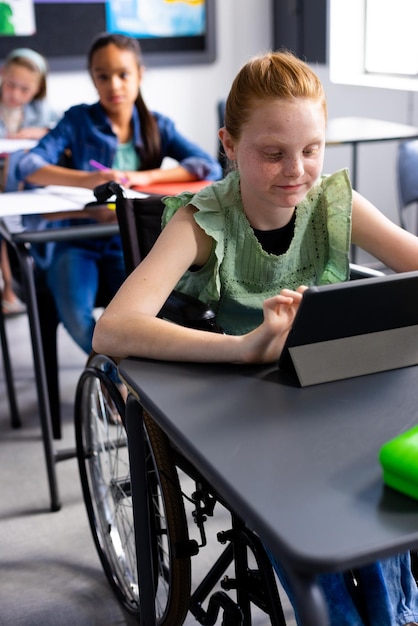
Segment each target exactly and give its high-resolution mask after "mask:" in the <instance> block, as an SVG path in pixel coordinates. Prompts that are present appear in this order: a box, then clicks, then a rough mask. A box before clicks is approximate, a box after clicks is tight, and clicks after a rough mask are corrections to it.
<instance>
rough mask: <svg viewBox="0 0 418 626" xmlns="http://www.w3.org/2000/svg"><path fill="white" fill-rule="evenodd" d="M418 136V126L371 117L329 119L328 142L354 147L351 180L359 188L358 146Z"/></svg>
mask: <svg viewBox="0 0 418 626" xmlns="http://www.w3.org/2000/svg"><path fill="white" fill-rule="evenodd" d="M415 137H417V138H418V128H417V127H416V126H410V125H409V124H398V123H397V122H387V121H385V120H376V119H373V118H369V117H336V118H334V119H332V118H331V119H329V120H328V126H327V135H326V144H327V146H339V145H342V144H349V145H350V146H351V149H352V161H351V182H352V185H353V188H354V189H356V190H357V178H358V170H357V167H358V146H359V144H361V143H372V142H378V141H402V140H405V139H413V138H415Z"/></svg>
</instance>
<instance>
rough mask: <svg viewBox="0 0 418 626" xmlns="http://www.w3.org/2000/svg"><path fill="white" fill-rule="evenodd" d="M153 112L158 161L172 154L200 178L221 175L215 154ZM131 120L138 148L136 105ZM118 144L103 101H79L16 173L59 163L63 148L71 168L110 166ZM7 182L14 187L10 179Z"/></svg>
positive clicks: (140, 143)
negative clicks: (157, 133)
mask: <svg viewBox="0 0 418 626" xmlns="http://www.w3.org/2000/svg"><path fill="white" fill-rule="evenodd" d="M153 115H154V117H155V119H156V121H157V124H158V128H159V131H160V134H161V162H162V160H163V159H164V157H171V158H173V159H175V160H176V161H177V162H178V163H179V164H180V165H181V166H182V167H184V168H185V169H187V170H188V171H189V172H191V173H193V174H195V175H196V176H197V177H198V178H199V179H204V180H217V179H219V178H221V177H222V171H221V167H220V165H219V163H218V161H217V160H216V159H215V158H214V157H211V156H210V155H209V154H207V153H206V152H205V151H204V150H202V149H201V148H199V147H198V146H197V145H196V144H194V143H192V142H191V141H188V140H187V139H185V138H184V137H183V136H182V135H181V134H180V133H179V132H178V131H177V130H176V127H175V125H174V123H173V122H172V120H170V119H169V118H168V117H165V116H164V115H161V114H159V113H153ZM132 124H133V140H134V144H135V147H136V148H137V150H139V149H140V148H141V147H142V146H143V141H142V137H141V124H140V120H139V115H138V111H137V109H136V107H134V108H133V111H132ZM117 146H118V139H117V137H116V135H115V133H114V132H113V130H112V128H111V125H110V121H109V119H108V117H107V115H106V113H105V111H104V109H103V107H102V105H101V104H100V103H99V102H96V103H95V104H91V105H89V104H79V105H77V106H73V107H71V108H70V109H68V111H66V113H65V114H64V116H63V118H62V119H61V120H60V121H59V122H58V124H57V125H56V127H55V128H54V129H52V130H51V131H50V132H49V133H48V134H47V135H45V137H43V138H42V139H41V140H40V141H39V143H38V144H37V146H35V147H34V148H32V150H30V151H29V152H27V153H26V154H25V155H23V156H22V157H21V159H20V161H19V164H18V167H17V168H16V170H15V174H16V176H17V180H18V181H23V180H25V178H27V177H28V176H30V175H31V174H32V173H33V172H35V171H36V170H38V169H39V168H41V167H44V166H45V165H51V164H54V165H55V164H57V163H59V161H60V158H61V157H62V155H63V153H64V151H65V150H66V149H69V150H71V165H72V167H73V168H74V169H78V170H84V171H91V170H92V169H93V168H92V166H91V165H90V164H89V161H90V159H94V160H96V161H99V162H100V163H103V165H105V166H106V167H109V168H111V167H112V164H113V161H114V158H115V156H116V151H117ZM160 164H161V163H160ZM8 182H9V184H10V186H11V187H13V184H12V181H8Z"/></svg>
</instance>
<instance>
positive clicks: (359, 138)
mask: <svg viewBox="0 0 418 626" xmlns="http://www.w3.org/2000/svg"><path fill="white" fill-rule="evenodd" d="M414 138H418V128H417V127H416V126H410V125H409V124H398V123H397V122H388V121H386V120H376V119H373V118H369V117H336V118H333V119H332V118H331V119H329V120H328V125H327V135H326V145H327V146H341V145H344V144H346V145H350V146H351V168H350V175H351V184H352V186H353V189H355V190H356V191H359V189H358V147H359V144H361V143H377V142H379V141H402V140H406V139H414ZM394 171H395V169H394ZM351 260H352V261H353V263H355V262H356V249H355V246H352V247H351Z"/></svg>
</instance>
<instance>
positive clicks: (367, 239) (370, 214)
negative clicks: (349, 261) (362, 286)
mask: <svg viewBox="0 0 418 626" xmlns="http://www.w3.org/2000/svg"><path fill="white" fill-rule="evenodd" d="M352 220H353V222H352V242H353V244H355V245H356V246H359V247H360V248H362V249H363V250H365V251H366V252H368V253H369V254H371V255H372V256H374V257H375V258H376V259H379V261H381V262H382V263H384V265H386V266H387V267H390V268H391V269H392V270H394V271H395V272H408V271H412V270H418V237H416V236H415V235H413V234H412V233H409V232H408V231H406V230H404V229H403V228H401V227H400V226H398V225H397V224H395V223H394V222H392V221H391V220H390V219H389V218H387V217H386V216H385V215H383V213H381V212H380V211H379V210H378V209H377V208H376V207H375V206H374V205H373V204H372V203H371V202H369V201H368V200H367V199H366V198H364V197H363V196H361V195H360V194H359V193H357V192H355V191H353V218H352Z"/></svg>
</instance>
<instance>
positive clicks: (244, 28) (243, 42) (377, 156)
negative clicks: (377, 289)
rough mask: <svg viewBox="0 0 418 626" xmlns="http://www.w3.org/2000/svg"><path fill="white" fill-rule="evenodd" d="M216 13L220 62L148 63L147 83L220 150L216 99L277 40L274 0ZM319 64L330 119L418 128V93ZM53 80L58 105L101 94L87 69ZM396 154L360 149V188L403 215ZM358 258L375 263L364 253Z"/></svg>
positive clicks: (151, 94)
mask: <svg viewBox="0 0 418 626" xmlns="http://www.w3.org/2000/svg"><path fill="white" fill-rule="evenodd" d="M216 11H217V16H216V22H217V60H216V62H215V63H213V64H209V65H197V66H194V65H192V66H178V67H168V68H149V69H148V70H147V71H146V73H145V78H144V83H143V93H144V96H145V99H146V101H147V103H148V105H149V107H150V108H152V109H157V110H159V111H161V112H163V113H166V114H168V115H169V116H170V117H172V118H173V119H174V120H175V122H176V124H177V126H178V128H179V129H180V130H181V131H182V132H183V133H184V134H185V135H187V136H188V137H189V138H191V139H193V140H195V141H197V142H199V143H200V144H201V145H202V146H203V147H204V148H205V149H207V150H208V151H210V152H211V153H212V154H216V147H217V143H216V142H217V138H216V131H217V114H216V103H217V101H218V100H219V99H221V98H223V97H225V95H226V94H227V92H228V89H229V86H230V83H231V81H232V79H233V77H234V76H235V74H236V72H237V70H238V69H239V67H240V66H241V65H242V64H243V63H244V62H245V61H246V60H247V59H248V58H249V57H250V56H252V55H254V54H257V53H259V52H263V51H265V50H267V49H269V48H270V47H271V46H272V40H273V39H272V20H271V15H272V0H258V1H257V2H254V0H218V1H217V6H216ZM347 53H348V54H349V51H347ZM315 69H316V70H317V72H318V74H319V75H320V77H321V79H322V80H323V82H324V85H325V87H326V90H327V94H328V107H329V116H330V117H341V116H349V115H358V116H363V117H374V118H379V119H386V120H390V121H395V122H401V123H412V124H416V125H418V105H417V103H416V98H417V95H416V94H410V93H407V92H403V91H396V90H386V89H375V88H367V87H351V86H346V85H334V84H331V83H330V81H329V76H328V68H327V66H325V65H321V66H316V67H315ZM49 85H50V98H51V102H52V104H53V105H54V106H56V107H57V108H59V109H65V108H66V107H67V106H69V105H71V104H77V103H79V102H81V101H84V102H94V101H95V99H96V94H95V90H94V88H93V87H92V85H91V81H90V78H89V76H88V74H87V72H77V73H65V74H51V77H50V81H49ZM395 158H396V143H395V142H387V143H379V144H374V145H373V144H369V145H363V146H361V147H360V150H359V176H358V190H359V191H360V192H361V193H363V194H364V195H366V196H367V197H368V198H369V199H370V200H371V201H372V202H374V203H375V204H376V205H377V206H378V207H379V208H380V209H381V210H382V211H383V212H384V213H385V214H387V215H388V216H390V217H391V218H392V219H394V220H397V208H396V207H397V196H396V178H395ZM350 164H351V154H350V149H349V148H347V147H340V146H339V147H330V148H328V150H327V154H326V158H325V168H324V169H325V171H326V172H331V171H334V170H336V169H338V168H340V167H349V166H350ZM359 259H360V260H368V259H367V257H363V256H360V257H359Z"/></svg>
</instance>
